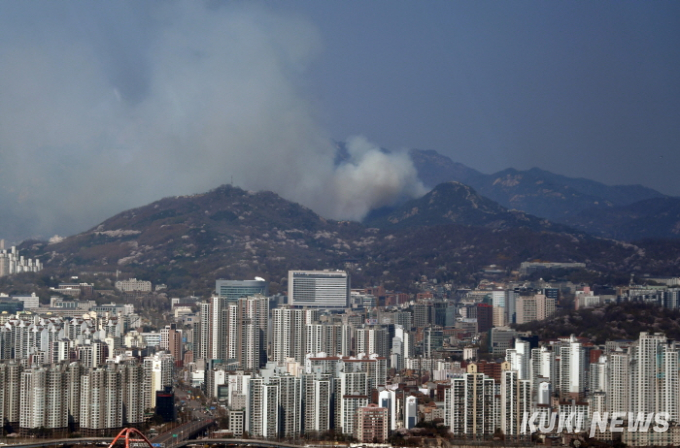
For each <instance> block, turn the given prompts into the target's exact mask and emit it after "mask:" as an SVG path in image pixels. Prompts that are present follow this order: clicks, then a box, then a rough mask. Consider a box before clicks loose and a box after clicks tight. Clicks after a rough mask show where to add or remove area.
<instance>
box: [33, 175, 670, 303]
mask: <svg viewBox="0 0 680 448" xmlns="http://www.w3.org/2000/svg"><path fill="white" fill-rule="evenodd" d="M21 249H22V254H25V255H27V256H30V257H39V258H40V259H41V260H42V261H43V263H44V264H45V266H47V273H50V272H51V273H53V274H57V276H61V275H62V274H63V275H68V274H70V275H73V273H78V274H79V275H84V276H85V277H84V278H86V277H87V276H88V275H94V273H108V275H105V276H104V277H107V276H108V277H109V278H111V276H112V274H113V273H115V272H116V271H120V273H121V275H122V276H123V277H125V276H127V275H129V276H135V277H138V278H144V279H148V280H151V281H152V282H154V283H165V284H167V285H168V288H169V289H170V290H171V291H173V293H177V294H181V293H187V294H191V293H203V294H209V293H210V291H212V290H213V288H214V280H215V279H217V278H252V277H254V276H255V275H259V276H263V277H265V278H267V279H268V280H269V281H270V282H271V290H272V292H274V293H275V292H277V291H282V290H284V288H285V282H286V274H287V271H288V270H289V269H324V268H329V269H348V270H349V271H350V272H351V274H352V278H353V284H355V285H358V286H360V285H367V284H377V283H383V284H385V286H386V287H387V288H390V289H398V290H408V289H409V288H411V287H412V285H413V282H414V281H415V280H417V279H419V278H420V277H421V276H422V275H426V276H427V277H428V278H437V279H438V280H439V281H455V282H458V283H459V284H460V283H467V284H470V283H473V282H475V281H477V280H479V278H480V276H481V272H482V270H483V269H484V268H485V267H487V266H489V265H495V266H496V268H497V269H500V270H502V271H504V272H506V273H510V272H511V271H513V270H516V269H517V268H518V266H519V264H520V263H521V262H523V261H530V260H547V261H561V262H571V261H573V262H584V263H586V264H587V267H588V269H589V272H588V273H587V275H589V276H591V277H592V276H595V277H596V278H598V279H600V280H601V281H605V282H606V281H611V282H614V281H616V279H617V278H618V279H621V278H627V277H628V276H629V275H630V272H636V273H639V274H643V273H649V274H652V275H670V274H675V273H677V270H678V267H679V265H680V260H679V259H677V253H678V249H680V241H675V242H670V243H668V242H664V243H663V244H661V243H659V242H653V241H649V242H644V243H641V244H637V243H636V244H630V243H622V242H618V241H612V240H608V239H603V238H598V237H593V236H590V235H588V234H586V233H585V232H582V231H579V230H573V229H571V228H568V227H566V226H564V225H561V224H553V223H551V222H549V221H547V220H545V219H541V218H537V217H535V216H532V215H528V214H526V213H523V212H517V211H510V210H508V209H506V208H505V207H503V206H501V205H499V204H497V203H495V202H493V201H491V200H490V199H487V198H484V197H482V196H479V195H478V194H477V193H476V192H475V191H474V190H473V189H472V188H471V187H469V186H466V185H463V184H460V183H457V182H447V183H443V184H440V185H438V186H437V187H435V188H434V189H433V190H432V191H430V192H429V193H427V194H426V195H425V196H423V197H422V198H419V199H416V200H413V201H412V202H409V203H405V204H402V206H401V207H399V208H397V209H395V210H394V211H393V212H392V214H387V215H385V216H383V217H380V218H375V221H373V222H369V223H367V224H361V223H356V222H349V221H333V220H328V219H324V218H322V217H320V216H318V215H317V214H316V213H314V212H313V211H312V210H310V209H308V208H305V207H303V206H301V205H299V204H296V203H293V202H290V201H287V200H285V199H283V198H281V197H279V196H278V195H276V194H275V193H272V192H250V191H245V190H242V189H240V188H237V187H233V186H229V185H225V186H221V187H219V188H216V189H214V190H212V191H210V192H207V193H205V194H199V195H192V196H179V197H170V198H165V199H162V200H159V201H156V202H153V203H151V204H149V205H146V206H144V207H139V208H136V209H131V210H127V211H124V212H122V213H119V214H118V215H116V216H113V217H112V218H110V219H107V220H106V221H104V222H102V223H101V224H100V225H98V226H96V227H94V228H92V229H90V230H88V231H86V232H83V233H80V234H78V235H74V236H71V237H68V238H65V239H64V240H62V241H59V242H52V243H48V242H44V241H26V242H24V243H23V245H22V246H21Z"/></svg>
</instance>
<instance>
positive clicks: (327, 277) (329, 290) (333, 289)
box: [288, 271, 350, 308]
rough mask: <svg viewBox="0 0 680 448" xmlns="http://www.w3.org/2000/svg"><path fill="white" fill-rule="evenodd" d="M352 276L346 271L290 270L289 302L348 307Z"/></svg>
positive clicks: (296, 304)
mask: <svg viewBox="0 0 680 448" xmlns="http://www.w3.org/2000/svg"><path fill="white" fill-rule="evenodd" d="M349 295H350V278H349V274H348V273H347V272H345V271H288V303H289V304H290V305H292V306H307V307H318V308H346V307H347V306H348V304H349Z"/></svg>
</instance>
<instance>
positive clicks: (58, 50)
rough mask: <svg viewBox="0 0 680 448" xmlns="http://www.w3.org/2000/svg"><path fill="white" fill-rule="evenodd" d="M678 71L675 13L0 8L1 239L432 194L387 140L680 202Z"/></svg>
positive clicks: (494, 8)
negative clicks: (216, 200)
mask: <svg viewBox="0 0 680 448" xmlns="http://www.w3.org/2000/svg"><path fill="white" fill-rule="evenodd" d="M679 70H680V3H677V2H662V1H658V2H642V1H640V2H621V1H615V2H606V1H601V2H543V1H541V2H539V1H536V2H519V1H513V2H483V1H471V2H456V1H418V2H414V1H409V2H401V1H396V0H390V1H362V2H359V1H329V0H327V1H311V0H310V1H273V2H272V1H268V2H261V3H258V2H250V1H249V2H218V1H210V2H206V3H200V2H193V1H192V2H180V1H177V2H175V1H172V2H140V1H132V2H122V1H119V2H92V1H68V0H65V1H60V2H10V1H0V208H2V210H3V212H2V213H1V214H0V228H2V229H3V236H5V237H6V238H8V239H18V238H26V237H31V236H41V237H49V236H51V235H54V234H57V233H58V234H62V235H64V234H71V233H76V232H79V231H82V230H85V229H87V228H89V227H92V226H94V225H96V224H97V223H98V222H100V221H101V220H103V219H105V218H107V217H109V216H111V215H112V214H114V213H117V212H119V211H122V210H124V209H126V208H129V207H133V206H139V205H143V204H146V203H148V202H151V201H153V200H155V199H159V198H161V197H164V196H169V195H177V194H189V193H197V192H202V191H206V190H208V189H211V188H213V187H216V186H218V185H220V184H222V183H226V182H229V181H230V180H231V179H232V178H233V180H234V183H235V184H237V185H240V186H242V187H244V188H249V189H272V190H274V191H277V192H279V193H280V194H281V195H282V196H284V197H286V198H289V199H292V200H296V201H299V202H301V203H303V204H306V205H308V206H310V207H312V208H313V209H315V210H316V211H318V212H320V213H322V214H323V215H325V216H330V217H338V218H340V217H342V218H351V219H359V218H361V216H363V215H364V214H365V213H366V212H367V211H368V210H369V209H370V208H372V207H376V206H381V205H385V204H389V203H390V202H391V201H394V200H395V199H397V198H400V197H404V196H414V195H418V194H422V192H423V189H422V186H421V185H420V184H419V182H418V181H417V180H416V179H415V175H414V171H413V167H412V166H411V165H410V163H409V161H408V159H407V158H405V156H404V155H403V154H400V153H396V154H395V155H393V156H385V155H384V154H382V153H380V151H378V150H377V148H378V147H379V146H382V147H387V148H390V149H394V150H400V149H407V148H422V149H436V150H437V151H439V152H441V153H442V154H445V155H447V156H449V157H451V158H452V159H453V160H454V161H458V162H462V163H465V164H467V165H469V166H471V167H473V168H476V169H478V170H480V171H482V172H487V173H490V172H494V171H498V170H501V169H504V168H508V167H515V168H519V169H526V168H531V167H533V166H538V167H540V168H544V169H547V170H550V171H553V172H556V173H559V174H564V175H569V176H582V177H587V178H591V179H595V180H600V181H602V182H605V183H608V184H632V183H640V184H643V185H646V186H649V187H652V188H656V189H658V190H659V191H661V192H663V193H666V194H672V195H680V182H679V181H677V180H676V178H677V175H676V172H677V170H678V168H677V167H678V166H680V75H679ZM331 140H349V141H350V142H351V145H350V150H351V154H352V156H353V157H352V160H351V161H350V162H349V163H347V164H346V165H344V166H342V167H340V168H336V167H334V166H333V152H334V148H333V146H332V145H331V144H330V143H329V142H330V141H331Z"/></svg>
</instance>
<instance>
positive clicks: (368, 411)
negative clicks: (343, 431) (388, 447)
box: [355, 404, 387, 443]
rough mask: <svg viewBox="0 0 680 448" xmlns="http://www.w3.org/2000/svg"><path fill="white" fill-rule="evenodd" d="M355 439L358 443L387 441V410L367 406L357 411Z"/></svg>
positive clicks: (373, 405)
mask: <svg viewBox="0 0 680 448" xmlns="http://www.w3.org/2000/svg"><path fill="white" fill-rule="evenodd" d="M355 430H356V431H355V437H356V438H357V440H358V441H359V442H360V443H372V442H378V443H382V442H385V441H386V440H387V408H381V407H378V405H377V404H369V405H368V406H366V407H362V408H359V409H358V411H357V422H356V428H355Z"/></svg>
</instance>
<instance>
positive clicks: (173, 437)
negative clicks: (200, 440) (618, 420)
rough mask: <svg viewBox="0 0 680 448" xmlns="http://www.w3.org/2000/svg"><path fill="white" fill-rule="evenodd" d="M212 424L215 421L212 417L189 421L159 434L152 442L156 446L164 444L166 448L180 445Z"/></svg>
mask: <svg viewBox="0 0 680 448" xmlns="http://www.w3.org/2000/svg"><path fill="white" fill-rule="evenodd" d="M212 424H213V421H212V420H210V419H202V420H197V421H192V422H187V423H184V424H183V425H179V426H178V427H176V428H173V429H172V430H170V431H167V432H164V433H163V434H159V435H158V436H156V437H154V438H153V439H151V442H152V443H153V445H154V446H164V447H165V448H170V447H175V446H180V444H181V443H182V442H184V441H185V440H189V439H191V438H192V437H195V436H196V435H197V434H200V433H201V432H203V431H204V430H205V429H207V428H208V427H209V426H210V425H212Z"/></svg>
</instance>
